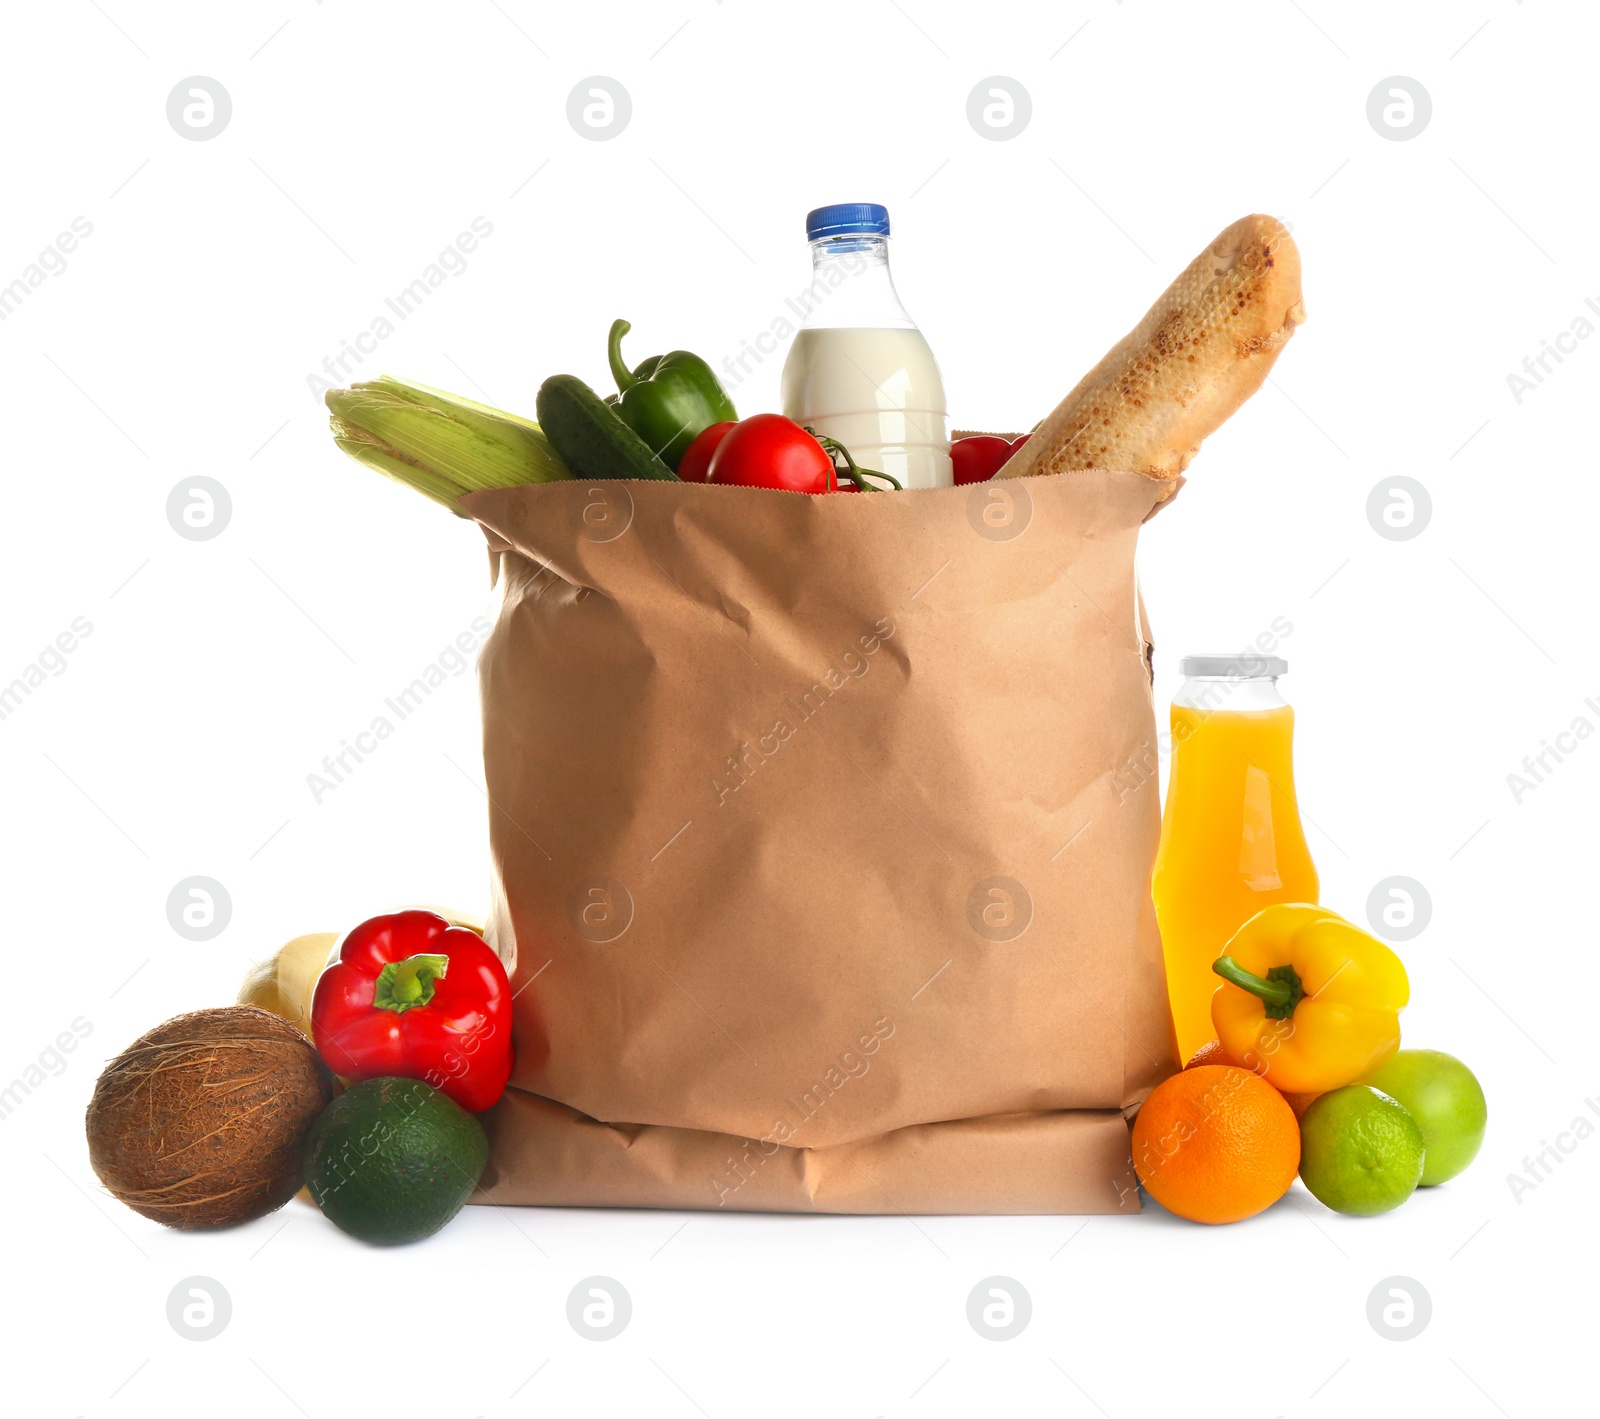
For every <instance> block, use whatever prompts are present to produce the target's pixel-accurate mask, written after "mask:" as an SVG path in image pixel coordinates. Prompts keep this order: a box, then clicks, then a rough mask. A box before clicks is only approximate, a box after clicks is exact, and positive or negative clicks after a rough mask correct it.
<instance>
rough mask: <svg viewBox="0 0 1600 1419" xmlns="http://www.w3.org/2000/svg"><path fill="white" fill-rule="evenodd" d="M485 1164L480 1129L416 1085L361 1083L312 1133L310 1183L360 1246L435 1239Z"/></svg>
mask: <svg viewBox="0 0 1600 1419" xmlns="http://www.w3.org/2000/svg"><path fill="white" fill-rule="evenodd" d="M488 1161H489V1140H488V1139H487V1138H486V1137H485V1136H484V1132H483V1125H482V1124H480V1123H479V1122H478V1120H477V1119H476V1118H474V1117H473V1116H472V1115H471V1114H469V1113H467V1112H466V1110H464V1109H463V1108H461V1107H460V1105H458V1104H456V1103H454V1102H453V1101H451V1100H450V1099H448V1098H446V1097H445V1095H443V1094H442V1093H440V1092H439V1090H437V1089H435V1088H433V1087H432V1086H431V1085H428V1084H424V1083H423V1082H422V1081H421V1080H420V1079H364V1080H362V1081H361V1083H359V1084H356V1085H354V1086H353V1087H351V1088H349V1089H347V1090H345V1092H344V1093H343V1094H341V1095H340V1096H339V1097H338V1098H337V1099H335V1100H334V1101H333V1102H332V1103H331V1104H329V1105H328V1107H327V1108H326V1109H324V1110H323V1111H322V1113H321V1114H320V1115H319V1116H318V1118H317V1121H316V1122H315V1123H314V1124H313V1125H312V1126H311V1132H310V1133H309V1134H308V1135H307V1137H306V1150H305V1174H306V1186H307V1187H308V1188H310V1189H311V1196H312V1198H313V1199H314V1200H315V1201H316V1204H317V1206H318V1207H320V1208H321V1209H322V1213H323V1215H324V1216H325V1217H327V1219H328V1220H329V1221H330V1222H332V1223H334V1225H335V1226H337V1227H340V1228H341V1229H342V1230H344V1231H346V1232H348V1233H349V1234H350V1235H351V1236H352V1237H359V1238H360V1239H361V1240H362V1241H364V1242H373V1243H376V1244H378V1245H380V1246H393V1245H396V1244H399V1243H402V1242H419V1241H421V1240H422V1239H423V1238H424V1237H431V1236H432V1235H433V1234H434V1233H435V1232H437V1231H438V1230H439V1228H441V1227H442V1226H444V1224H445V1223H446V1222H448V1221H449V1220H450V1219H451V1218H452V1217H454V1216H455V1215H456V1213H457V1212H459V1211H460V1210H461V1209H462V1207H464V1206H465V1205H466V1201H467V1198H468V1197H470V1196H471V1195H472V1190H473V1189H474V1188H475V1187H477V1185H478V1179H479V1178H480V1177H482V1176H483V1170H484V1167H485V1166H486V1165H487V1163H488Z"/></svg>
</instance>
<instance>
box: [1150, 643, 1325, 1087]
mask: <svg viewBox="0 0 1600 1419" xmlns="http://www.w3.org/2000/svg"><path fill="white" fill-rule="evenodd" d="M1181 668H1182V670H1183V673H1184V674H1185V675H1186V676H1187V677H1188V678H1187V679H1186V680H1185V681H1184V683H1183V686H1182V688H1181V689H1180V690H1179V691H1178V694H1177V696H1176V697H1175V698H1174V699H1173V702H1172V768H1171V774H1170V777H1169V780H1168V783H1167V802H1166V811H1165V813H1164V815H1163V817H1162V821H1161V847H1160V850H1159V851H1158V853H1157V855H1156V868H1155V876H1154V878H1153V880H1152V884H1151V891H1152V894H1153V896H1154V898H1155V907H1156V918H1157V920H1158V921H1159V922H1160V923H1161V946H1162V952H1163V954H1164V956H1165V958H1166V965H1167V995H1168V998H1169V1000H1170V1001H1171V1004H1172V1019H1173V1023H1174V1024H1175V1025H1176V1027H1177V1031H1178V1058H1179V1059H1180V1060H1187V1059H1188V1058H1189V1056H1190V1055H1192V1054H1193V1053H1194V1052H1195V1050H1197V1049H1199V1048H1200V1046H1201V1045H1203V1044H1205V1043H1206V1041H1207V1040H1210V1039H1213V1038H1214V1037H1215V1034H1216V1032H1215V1031H1214V1030H1213V1029H1212V1027H1211V997H1212V995H1213V993H1214V992H1215V991H1216V989H1217V986H1218V985H1219V984H1220V983H1221V982H1220V981H1219V980H1218V978H1217V976H1216V975H1215V974H1214V973H1213V972H1212V969H1211V963H1212V962H1213V961H1215V960H1216V959H1217V957H1218V956H1220V955H1221V954H1222V950H1223V947H1224V946H1226V945H1227V943H1228V939H1229V937H1231V936H1232V935H1233V933H1234V932H1235V931H1237V930H1238V929H1239V927H1241V926H1242V925H1244V923H1245V922H1246V921H1248V920H1249V919H1250V918H1251V917H1252V916H1254V915H1255V914H1256V913H1257V912H1258V911H1260V910H1261V909H1262V908H1263V907H1269V906H1271V905H1273V904H1274V903H1275V902H1314V901H1316V900H1317V869H1316V867H1315V866H1314V865H1313V864H1312V861H1311V852H1310V849H1309V848H1307V846H1306V838H1305V833H1304V832H1303V831H1302V829H1301V826H1300V807H1299V804H1298V802H1297V801H1296V799H1295V790H1294V761H1293V741H1294V710H1293V709H1292V708H1291V707H1290V706H1289V705H1288V704H1287V703H1285V702H1284V700H1283V698H1282V697H1281V696H1280V695H1279V694H1278V690H1277V676H1278V675H1279V674H1281V673H1282V672H1283V671H1284V670H1286V669H1287V668H1288V667H1287V666H1286V665H1285V664H1284V662H1283V661H1282V660H1278V659H1276V658H1268V657H1256V658H1255V659H1254V660H1251V661H1249V662H1247V663H1245V664H1243V665H1241V658H1240V657H1238V656H1232V657H1229V656H1187V657H1185V658H1184V660H1183V662H1182V665H1181ZM1229 672H1232V673H1229ZM1257 672H1259V673H1257Z"/></svg>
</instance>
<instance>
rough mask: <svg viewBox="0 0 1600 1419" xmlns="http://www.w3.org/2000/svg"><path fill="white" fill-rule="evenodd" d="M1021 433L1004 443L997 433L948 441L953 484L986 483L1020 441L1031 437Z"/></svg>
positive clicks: (1025, 441)
mask: <svg viewBox="0 0 1600 1419" xmlns="http://www.w3.org/2000/svg"><path fill="white" fill-rule="evenodd" d="M1032 437H1033V435H1031V434H1023V436H1022V437H1021V438H1019V439H1013V440H1012V441H1011V442H1010V443H1007V442H1006V441H1005V440H1004V439H1003V438H1001V437H999V435H997V434H972V435H971V436H969V437H967V438H964V439H957V440H956V441H955V442H954V443H953V444H951V445H950V466H951V468H952V469H953V470H954V472H955V479H956V485H957V486H958V487H960V486H961V485H962V484H965V483H987V482H988V481H989V479H991V478H992V477H994V475H995V474H996V473H998V472H999V471H1000V470H1001V468H1003V467H1004V466H1005V463H1006V460H1007V459H1008V458H1010V457H1011V455H1012V454H1014V453H1015V452H1016V451H1017V450H1018V449H1019V448H1021V447H1022V445H1023V444H1025V443H1027V441H1028V440H1029V439H1030V438H1032Z"/></svg>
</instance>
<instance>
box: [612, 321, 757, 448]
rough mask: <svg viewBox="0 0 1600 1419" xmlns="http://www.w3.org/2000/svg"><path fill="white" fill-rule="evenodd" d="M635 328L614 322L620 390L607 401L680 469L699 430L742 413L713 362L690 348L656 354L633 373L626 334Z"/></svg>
mask: <svg viewBox="0 0 1600 1419" xmlns="http://www.w3.org/2000/svg"><path fill="white" fill-rule="evenodd" d="M631 328H632V327H631V326H630V325H629V324H628V322H627V321H626V320H617V321H613V322H612V325H611V338H610V340H609V342H608V350H609V354H610V358H611V373H612V375H613V376H614V377H615V379H616V381H617V393H616V394H615V395H613V396H612V397H611V398H610V399H607V400H606V403H608V404H613V403H614V405H615V408H616V411H617V413H618V414H620V415H621V416H622V421H623V423H625V424H627V426H628V427H629V428H630V429H632V430H633V431H634V433H636V434H638V435H639V437H640V438H642V439H643V440H644V441H645V442H646V443H647V444H649V445H650V447H651V449H652V451H654V452H655V453H656V454H657V455H658V456H659V457H660V459H661V461H662V462H663V463H665V464H666V465H667V467H668V468H671V469H673V470H674V471H676V470H677V467H678V464H679V462H680V461H681V460H682V458H683V453H684V450H685V449H686V448H688V447H689V445H690V444H691V443H693V442H694V440H695V437H696V435H698V434H699V433H700V432H701V431H702V430H703V429H706V428H709V427H710V426H711V425H712V424H720V423H724V422H727V421H730V420H737V419H738V417H739V415H738V414H737V413H736V412H735V411H734V407H733V400H732V399H730V398H729V397H728V391H727V390H725V389H724V388H723V387H722V385H721V383H720V381H719V380H718V379H717V377H716V375H715V374H714V373H713V372H712V369H711V366H710V365H708V364H707V363H706V362H705V361H704V360H702V359H701V358H700V357H699V356H698V355H691V354H690V353H689V352H688V351H687V350H673V351H671V352H670V353H669V354H665V355H652V356H651V357H650V358H649V359H648V360H645V361H644V362H643V363H642V364H640V365H639V366H638V367H637V368H636V369H634V370H633V371H632V372H631V373H630V372H629V370H628V367H627V365H625V364H624V363H623V362H622V337H623V336H624V335H626V334H627V333H628V331H629V330H630V329H631Z"/></svg>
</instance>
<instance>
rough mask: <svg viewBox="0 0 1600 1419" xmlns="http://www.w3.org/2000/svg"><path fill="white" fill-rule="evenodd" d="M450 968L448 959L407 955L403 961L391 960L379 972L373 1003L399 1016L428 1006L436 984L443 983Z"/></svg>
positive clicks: (445, 957)
mask: <svg viewBox="0 0 1600 1419" xmlns="http://www.w3.org/2000/svg"><path fill="white" fill-rule="evenodd" d="M449 969H450V958H449V957H448V956H429V955H421V956H407V957H406V958H405V959H404V960H403V961H390V962H389V963H388V964H387V965H385V966H384V968H383V969H382V970H381V971H379V972H378V984H377V988H376V989H375V990H374V991H373V993H372V1003H373V1005H374V1006H375V1007H377V1008H378V1009H379V1010H393V1011H394V1012H395V1014H397V1015H403V1014H405V1012H406V1011H407V1010H411V1009H414V1008H415V1007H416V1006H418V1005H426V1004H427V1003H428V1002H429V1001H430V1000H432V999H433V983H434V982H435V981H438V980H443V979H444V977H445V972H446V971H448V970H449Z"/></svg>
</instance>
